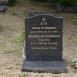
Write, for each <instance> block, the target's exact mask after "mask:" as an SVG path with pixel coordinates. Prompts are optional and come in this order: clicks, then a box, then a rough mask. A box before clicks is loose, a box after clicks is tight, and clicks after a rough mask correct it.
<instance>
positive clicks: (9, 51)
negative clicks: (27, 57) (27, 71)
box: [3, 49, 22, 56]
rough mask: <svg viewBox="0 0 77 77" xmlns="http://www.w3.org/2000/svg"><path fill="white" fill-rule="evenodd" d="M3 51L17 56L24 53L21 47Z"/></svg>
mask: <svg viewBox="0 0 77 77" xmlns="http://www.w3.org/2000/svg"><path fill="white" fill-rule="evenodd" d="M3 53H4V54H12V55H16V56H21V55H22V52H21V51H20V50H19V49H13V50H12V49H10V50H4V52H3Z"/></svg>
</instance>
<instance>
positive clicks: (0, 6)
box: [0, 0, 5, 12]
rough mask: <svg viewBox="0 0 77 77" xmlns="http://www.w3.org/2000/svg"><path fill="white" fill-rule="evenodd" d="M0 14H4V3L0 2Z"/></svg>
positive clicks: (1, 0)
mask: <svg viewBox="0 0 77 77" xmlns="http://www.w3.org/2000/svg"><path fill="white" fill-rule="evenodd" d="M0 12H5V1H4V0H0Z"/></svg>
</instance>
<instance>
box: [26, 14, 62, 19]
mask: <svg viewBox="0 0 77 77" xmlns="http://www.w3.org/2000/svg"><path fill="white" fill-rule="evenodd" d="M42 15H47V16H51V17H55V18H59V19H63V17H59V16H54V15H52V14H36V15H33V16H28V17H26V18H25V19H31V18H34V17H37V16H42Z"/></svg>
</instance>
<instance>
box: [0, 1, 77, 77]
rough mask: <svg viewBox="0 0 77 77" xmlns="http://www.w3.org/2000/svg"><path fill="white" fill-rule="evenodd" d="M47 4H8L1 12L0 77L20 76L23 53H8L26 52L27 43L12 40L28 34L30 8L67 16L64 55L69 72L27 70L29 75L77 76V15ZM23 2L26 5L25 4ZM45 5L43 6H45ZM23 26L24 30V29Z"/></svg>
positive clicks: (38, 76)
mask: <svg viewBox="0 0 77 77" xmlns="http://www.w3.org/2000/svg"><path fill="white" fill-rule="evenodd" d="M43 4H44V3H38V4H35V3H31V2H28V1H26V2H25V3H22V4H21V3H19V4H17V5H15V6H13V7H8V9H7V11H6V12H5V13H0V77H20V76H19V75H20V74H22V73H21V67H22V61H23V58H22V56H19V55H17V56H16V55H14V54H4V52H5V51H7V50H13V49H15V48H16V49H19V50H20V52H22V49H23V42H22V43H21V44H20V45H19V44H16V43H13V42H10V41H9V38H10V37H11V38H12V39H13V38H16V37H19V36H22V35H23V33H24V31H25V30H24V26H25V23H24V20H25V16H26V15H27V13H28V12H29V11H35V12H36V11H37V12H42V13H48V14H53V15H56V16H60V17H63V26H64V33H63V58H64V59H65V61H66V62H67V68H68V72H67V73H61V74H52V73H33V72H25V74H27V75H26V76H25V77H76V76H77V70H76V69H74V68H73V62H74V61H75V59H76V58H77V14H72V13H70V14H69V13H57V12H56V11H55V10H54V9H51V7H46V6H45V7H44V6H43ZM21 5H22V6H21ZM41 6H42V7H41ZM22 27H23V29H21V28H22Z"/></svg>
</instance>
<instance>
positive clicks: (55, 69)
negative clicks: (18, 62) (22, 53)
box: [22, 60, 67, 73]
mask: <svg viewBox="0 0 77 77" xmlns="http://www.w3.org/2000/svg"><path fill="white" fill-rule="evenodd" d="M25 71H27V72H49V73H67V68H66V64H65V62H64V61H26V60H24V61H23V66H22V72H25Z"/></svg>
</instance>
